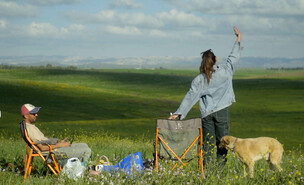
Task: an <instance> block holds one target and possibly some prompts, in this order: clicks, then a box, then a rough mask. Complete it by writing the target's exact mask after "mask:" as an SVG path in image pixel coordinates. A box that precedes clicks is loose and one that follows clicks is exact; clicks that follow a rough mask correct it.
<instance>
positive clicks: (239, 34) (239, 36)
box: [233, 26, 242, 42]
mask: <svg viewBox="0 0 304 185" xmlns="http://www.w3.org/2000/svg"><path fill="white" fill-rule="evenodd" d="M233 30H234V33H235V35H236V36H237V41H238V42H241V37H242V36H241V32H240V30H239V29H238V28H237V27H236V26H234V27H233Z"/></svg>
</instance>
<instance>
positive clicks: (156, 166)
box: [154, 141, 158, 172]
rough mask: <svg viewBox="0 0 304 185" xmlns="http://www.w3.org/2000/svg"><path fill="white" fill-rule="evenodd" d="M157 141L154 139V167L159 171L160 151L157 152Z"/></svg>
mask: <svg viewBox="0 0 304 185" xmlns="http://www.w3.org/2000/svg"><path fill="white" fill-rule="evenodd" d="M156 147H157V141H154V168H155V171H156V172H158V153H157V149H156Z"/></svg>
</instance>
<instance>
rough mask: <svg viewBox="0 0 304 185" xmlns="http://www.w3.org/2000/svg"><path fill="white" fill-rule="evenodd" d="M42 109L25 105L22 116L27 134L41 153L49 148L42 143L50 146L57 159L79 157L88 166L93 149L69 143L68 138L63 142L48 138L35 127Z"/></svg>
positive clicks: (82, 144)
mask: <svg viewBox="0 0 304 185" xmlns="http://www.w3.org/2000/svg"><path fill="white" fill-rule="evenodd" d="M39 109H40V107H35V106H33V105H31V104H24V105H22V107H21V115H22V117H23V121H25V123H26V128H27V133H28V136H29V138H30V139H31V140H32V141H34V142H35V143H36V146H37V147H38V148H39V149H40V150H41V151H48V150H49V147H48V146H47V145H44V144H42V143H47V144H50V145H51V147H52V149H53V152H54V153H55V156H57V157H56V158H57V159H58V158H61V159H62V158H72V157H77V158H79V159H80V160H82V162H83V164H84V165H86V164H87V163H88V160H89V158H90V156H91V149H90V148H89V147H88V145H87V144H86V143H75V144H74V143H73V144H70V143H69V142H67V141H66V140H67V138H65V139H63V140H62V141H58V139H56V138H47V137H45V136H44V134H43V133H42V132H41V131H40V130H39V129H38V128H37V127H36V126H35V124H34V123H35V122H36V119H37V116H38V114H37V113H38V111H39Z"/></svg>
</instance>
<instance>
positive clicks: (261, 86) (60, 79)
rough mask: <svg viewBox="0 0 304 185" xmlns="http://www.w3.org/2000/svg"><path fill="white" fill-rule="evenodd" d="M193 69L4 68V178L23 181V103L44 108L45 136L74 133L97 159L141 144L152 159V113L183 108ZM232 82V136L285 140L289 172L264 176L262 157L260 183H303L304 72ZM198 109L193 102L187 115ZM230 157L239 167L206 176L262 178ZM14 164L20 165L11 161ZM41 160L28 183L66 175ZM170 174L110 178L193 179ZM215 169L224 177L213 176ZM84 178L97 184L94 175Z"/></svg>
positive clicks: (0, 161) (0, 90) (252, 74)
mask: <svg viewBox="0 0 304 185" xmlns="http://www.w3.org/2000/svg"><path fill="white" fill-rule="evenodd" d="M195 75H197V71H195V70H165V69H158V70H130V69H120V70H68V69H56V68H50V69H39V68H13V69H0V97H1V98H0V110H1V111H2V117H1V118H0V137H1V141H0V165H1V166H0V167H1V169H2V172H0V179H2V180H0V182H1V183H2V184H16V183H17V184H18V183H20V182H22V176H20V173H21V174H22V172H21V171H22V170H21V169H22V156H23V155H24V153H25V148H24V147H25V144H24V142H23V141H22V139H21V138H20V133H19V130H18V129H19V128H18V123H19V122H20V121H21V119H22V118H21V116H20V107H21V105H22V104H24V103H32V104H34V105H36V106H41V107H42V109H41V110H40V111H39V117H38V122H37V125H38V127H39V128H41V130H42V131H43V132H44V133H45V135H47V136H49V137H59V138H64V137H66V136H67V137H73V138H74V139H75V141H76V142H77V141H78V142H80V141H84V142H87V143H89V146H90V147H91V148H92V151H93V160H95V159H97V158H98V155H103V154H105V155H107V156H110V159H111V160H113V161H115V160H120V159H121V158H123V157H125V156H126V155H128V154H129V153H134V152H137V151H142V154H143V158H152V152H153V146H152V143H153V139H154V133H155V120H156V119H157V118H167V117H168V116H169V113H170V112H174V111H175V110H176V109H177V108H178V106H179V103H180V102H181V100H182V98H183V97H184V95H185V93H186V92H187V91H188V89H189V86H190V83H191V81H192V79H193V77H195ZM234 89H235V94H236V99H237V103H235V104H233V105H232V106H231V108H230V112H231V125H230V131H231V135H234V136H237V137H244V138H245V137H259V136H270V137H275V138H278V140H279V141H280V142H281V143H283V144H284V149H285V151H286V152H285V156H284V163H283V168H284V167H285V168H284V169H289V171H290V172H289V175H290V177H289V176H288V175H287V176H283V175H282V174H276V173H272V172H268V171H267V174H268V176H269V179H268V178H266V176H265V172H266V169H267V168H266V167H265V165H266V164H264V163H263V162H261V163H260V164H257V166H258V167H259V169H265V171H264V173H263V170H260V171H258V172H257V174H258V177H263V179H264V180H263V181H262V183H265V182H266V184H277V183H279V182H281V183H283V184H288V183H289V181H290V182H291V183H294V184H297V183H298V182H303V181H304V180H303V166H304V164H303V151H302V148H301V144H303V143H304V138H303V136H302V132H303V130H304V125H303V122H304V71H303V70H297V71H292V70H290V71H284V70H280V71H277V70H259V69H255V70H245V69H243V70H239V71H237V72H236V74H235V76H234ZM199 115H200V114H199V110H198V105H196V106H194V108H193V109H192V110H191V112H190V113H189V114H188V118H191V117H198V116H199ZM233 158H234V157H233V155H231V157H230V158H229V160H230V161H231V162H232V163H233V168H232V170H236V172H234V171H230V170H231V169H229V168H228V166H227V165H226V167H225V170H224V171H223V172H218V171H215V172H214V173H213V174H214V175H213V174H211V173H209V176H208V178H209V179H213V178H214V179H213V182H218V183H219V184H228V183H231V184H235V183H236V184H240V183H241V184H243V183H244V184H245V183H246V184H248V183H250V184H257V183H258V184H259V183H261V182H260V181H259V180H258V178H255V179H251V180H249V179H246V178H243V177H242V172H241V170H238V166H239V167H240V168H241V166H240V163H238V162H234V161H235V160H234V159H233ZM9 163H11V164H13V165H14V166H16V167H14V168H12V167H10V165H8V164H9ZM36 165H37V166H38V167H37V169H36V170H35V171H34V172H33V178H32V180H33V181H32V182H31V183H35V182H34V181H35V180H37V179H38V180H39V182H40V184H50V183H58V182H60V180H62V179H61V178H55V177H53V176H49V175H46V173H48V171H47V170H46V169H45V168H44V166H39V163H37V164H36ZM284 165H285V166H284ZM18 169H19V170H18ZM3 170H4V171H3ZM190 172H191V170H190ZM168 173H169V172H163V173H162V177H161V178H160V177H157V178H156V175H155V174H154V172H149V173H148V174H149V175H147V174H145V175H144V176H141V177H140V178H139V179H138V181H135V182H133V181H132V180H126V178H124V177H115V178H113V179H112V181H113V183H118V181H123V180H125V182H124V183H130V184H132V183H135V184H136V183H139V184H141V183H140V182H142V183H143V182H145V181H148V182H151V184H153V183H155V184H157V182H158V183H160V184H163V183H166V184H175V183H179V182H188V181H187V180H185V178H182V177H178V176H177V175H175V176H174V175H173V176H172V174H168ZM181 173H183V174H184V173H185V174H186V173H188V172H181ZM299 174H300V175H299ZM186 176H187V177H189V178H186V179H190V180H191V179H192V180H194V181H191V182H190V183H201V181H200V180H196V181H195V179H197V176H195V175H194V174H189V173H188V175H187V174H186ZM217 176H221V177H225V178H223V179H224V180H221V179H218V180H216V178H217ZM40 177H43V178H40ZM172 177H174V178H172ZM107 178H110V177H107ZM149 178H150V179H151V178H152V180H148V179H149ZM272 178H273V179H272ZM271 179H272V180H271ZM65 180H66V181H65V183H67V184H69V181H68V180H67V179H65ZM99 180H100V181H101V179H99ZM184 180H185V181H184ZM83 181H84V183H87V182H86V181H88V182H89V183H94V180H90V178H87V179H84V180H83ZM100 181H98V182H100ZM156 181H157V182H156ZM107 182H108V181H107ZM107 182H105V183H106V184H107ZM97 184H98V183H97ZM99 184H100V183H99ZM179 184H180V183H179Z"/></svg>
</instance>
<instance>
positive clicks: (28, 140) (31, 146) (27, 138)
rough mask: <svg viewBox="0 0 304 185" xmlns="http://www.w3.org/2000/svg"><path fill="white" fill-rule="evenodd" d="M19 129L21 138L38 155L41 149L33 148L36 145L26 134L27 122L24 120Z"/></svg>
mask: <svg viewBox="0 0 304 185" xmlns="http://www.w3.org/2000/svg"><path fill="white" fill-rule="evenodd" d="M19 128H20V133H21V136H22V138H23V139H24V141H25V142H26V144H27V145H28V146H29V147H30V148H32V149H33V150H34V153H37V152H38V151H39V149H38V148H37V147H34V146H33V145H34V144H35V143H34V142H33V141H32V140H31V139H30V138H29V137H28V134H27V133H25V132H27V129H26V122H25V121H24V120H23V121H21V122H20V123H19Z"/></svg>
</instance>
